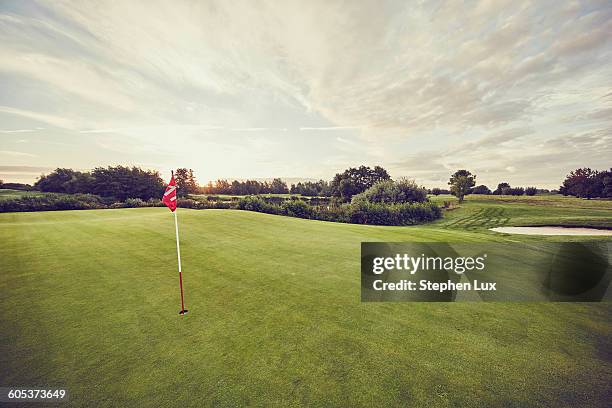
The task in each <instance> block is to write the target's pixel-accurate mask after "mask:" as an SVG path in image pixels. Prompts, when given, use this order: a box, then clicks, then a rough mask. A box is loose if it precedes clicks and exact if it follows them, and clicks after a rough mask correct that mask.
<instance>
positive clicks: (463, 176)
mask: <svg viewBox="0 0 612 408" xmlns="http://www.w3.org/2000/svg"><path fill="white" fill-rule="evenodd" d="M475 184H476V176H475V175H473V174H472V173H470V172H469V171H467V170H457V171H456V172H455V174H453V175H452V176H451V178H450V180H449V182H448V185H449V186H450V191H451V193H452V194H453V195H454V196H455V197H457V198H458V199H459V202H463V199H464V197H465V196H466V195H467V194H470V192H471V190H472V187H474V185H475Z"/></svg>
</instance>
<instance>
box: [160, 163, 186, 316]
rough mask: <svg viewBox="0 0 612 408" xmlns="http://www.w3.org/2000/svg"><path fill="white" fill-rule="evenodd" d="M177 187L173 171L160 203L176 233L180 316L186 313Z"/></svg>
mask: <svg viewBox="0 0 612 408" xmlns="http://www.w3.org/2000/svg"><path fill="white" fill-rule="evenodd" d="M176 190H177V185H176V181H175V180H174V170H173V171H172V178H171V179H170V183H169V184H168V187H166V191H165V192H164V196H163V198H162V202H163V203H164V204H166V206H167V207H168V208H169V209H170V211H172V212H173V213H174V230H175V232H176V256H177V258H178V271H179V286H180V288H181V311H180V312H179V314H180V315H184V314H185V313H187V312H188V310H187V309H185V295H184V293H183V271H182V270H181V246H180V243H179V230H178V217H177V215H176V213H177V210H178V206H177V194H176V192H177V191H176Z"/></svg>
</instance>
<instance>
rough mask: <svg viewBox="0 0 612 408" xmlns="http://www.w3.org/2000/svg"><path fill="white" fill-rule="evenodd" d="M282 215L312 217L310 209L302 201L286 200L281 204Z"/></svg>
mask: <svg viewBox="0 0 612 408" xmlns="http://www.w3.org/2000/svg"><path fill="white" fill-rule="evenodd" d="M281 208H282V210H283V213H284V214H287V215H288V216H290V217H298V218H310V217H311V216H312V212H313V211H312V207H311V206H310V205H309V204H308V203H306V202H305V201H302V200H287V201H284V202H283V203H282V204H281Z"/></svg>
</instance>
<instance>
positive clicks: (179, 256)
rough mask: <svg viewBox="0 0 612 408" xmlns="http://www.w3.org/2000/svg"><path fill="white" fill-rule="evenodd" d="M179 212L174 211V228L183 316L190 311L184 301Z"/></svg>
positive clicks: (181, 312)
mask: <svg viewBox="0 0 612 408" xmlns="http://www.w3.org/2000/svg"><path fill="white" fill-rule="evenodd" d="M177 210H178V208H177V209H175V210H174V228H175V230H176V255H177V257H178V270H179V284H180V285H181V311H180V312H179V314H182V315H183V314H185V313H187V312H188V311H187V310H186V309H185V301H184V299H183V272H182V271H181V246H180V245H179V233H178V219H177V218H176V212H177Z"/></svg>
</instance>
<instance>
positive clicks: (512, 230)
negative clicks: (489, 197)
mask: <svg viewBox="0 0 612 408" xmlns="http://www.w3.org/2000/svg"><path fill="white" fill-rule="evenodd" d="M491 231H495V232H503V233H505V234H524V235H599V236H601V235H609V236H612V230H605V229H597V228H571V227H497V228H491Z"/></svg>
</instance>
